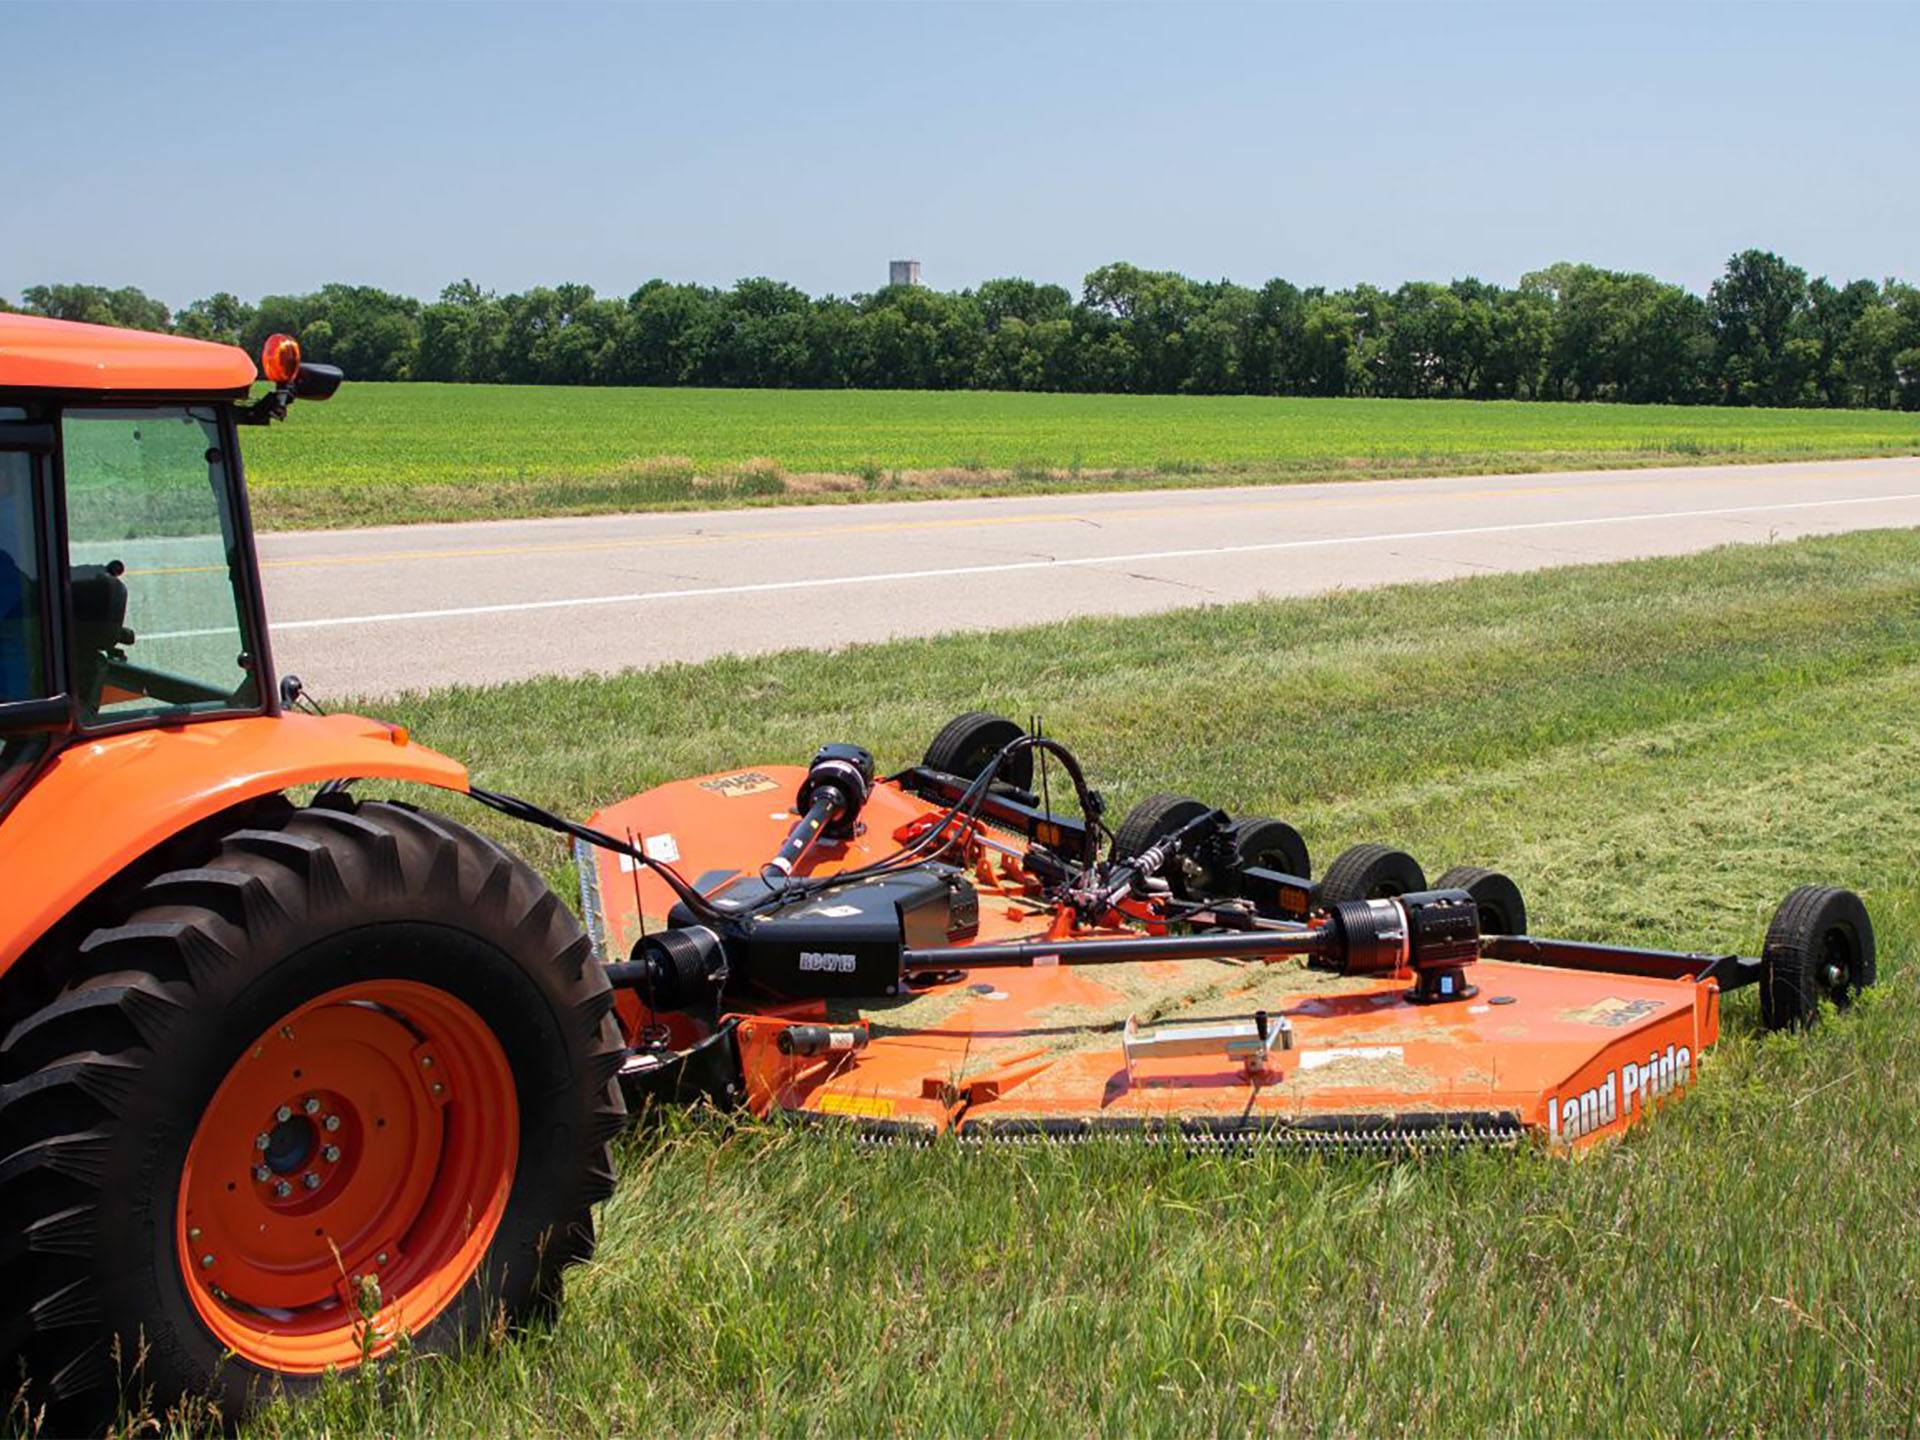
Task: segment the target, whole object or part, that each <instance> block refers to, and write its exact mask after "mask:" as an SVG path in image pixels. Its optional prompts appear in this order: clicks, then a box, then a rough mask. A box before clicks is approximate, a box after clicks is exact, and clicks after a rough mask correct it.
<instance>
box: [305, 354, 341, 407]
mask: <svg viewBox="0 0 1920 1440" xmlns="http://www.w3.org/2000/svg"><path fill="white" fill-rule="evenodd" d="M344 378H345V376H343V375H342V374H341V372H340V367H339V366H338V365H316V364H315V363H314V362H313V361H311V360H302V361H301V362H300V368H299V369H298V370H296V371H294V373H293V393H294V396H295V397H296V398H297V399H301V400H326V399H329V398H331V397H332V395H333V392H334V391H336V390H338V389H339V388H340V382H341V380H343V379H344Z"/></svg>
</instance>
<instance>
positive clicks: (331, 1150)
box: [320, 1145, 340, 1165]
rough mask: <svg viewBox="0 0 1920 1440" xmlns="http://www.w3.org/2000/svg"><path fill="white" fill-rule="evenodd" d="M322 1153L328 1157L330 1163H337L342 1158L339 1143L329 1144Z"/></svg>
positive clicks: (327, 1160)
mask: <svg viewBox="0 0 1920 1440" xmlns="http://www.w3.org/2000/svg"><path fill="white" fill-rule="evenodd" d="M320 1153H321V1155H323V1156H324V1157H326V1162H327V1163H328V1164H329V1165H332V1164H335V1163H336V1162H337V1161H338V1160H339V1159H340V1147H339V1146H338V1145H329V1146H327V1148H326V1149H324V1150H322V1151H321V1152H320Z"/></svg>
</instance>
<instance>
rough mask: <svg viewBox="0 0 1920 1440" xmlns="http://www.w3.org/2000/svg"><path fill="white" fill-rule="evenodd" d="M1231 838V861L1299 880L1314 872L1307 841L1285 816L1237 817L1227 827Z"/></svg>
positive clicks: (1305, 878) (1310, 876)
mask: <svg viewBox="0 0 1920 1440" xmlns="http://www.w3.org/2000/svg"><path fill="white" fill-rule="evenodd" d="M1227 835H1228V838H1229V839H1231V840H1232V842H1233V858H1234V863H1235V864H1237V865H1240V866H1242V867H1245V866H1249V865H1257V866H1259V867H1260V868H1261V869H1263V870H1278V871H1279V872H1280V873H1281V874H1282V875H1294V876H1297V877H1298V878H1300V879H1302V880H1307V879H1311V878H1312V876H1313V869H1312V866H1313V861H1312V859H1311V857H1309V856H1308V854H1307V842H1306V841H1305V840H1303V839H1301V837H1300V832H1299V831H1298V830H1296V829H1294V828H1293V826H1291V825H1289V824H1288V823H1287V822H1286V821H1284V820H1268V819H1265V818H1263V817H1259V816H1256V817H1255V818H1253V819H1251V820H1236V821H1234V823H1233V825H1232V827H1231V828H1230V829H1229V830H1228V831H1227Z"/></svg>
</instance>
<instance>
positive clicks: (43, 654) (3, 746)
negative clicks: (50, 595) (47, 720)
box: [0, 406, 48, 810]
mask: <svg viewBox="0 0 1920 1440" xmlns="http://www.w3.org/2000/svg"><path fill="white" fill-rule="evenodd" d="M24 418H25V412H23V411H21V410H18V409H13V408H11V407H8V406H0V422H5V421H11V420H21V419H24ZM35 464H36V462H35V459H34V457H33V456H31V455H28V454H25V453H23V452H21V451H18V450H0V706H5V705H11V704H15V703H17V702H19V701H22V700H44V699H46V698H47V691H48V684H47V639H46V611H45V609H44V602H45V586H44V583H43V577H42V571H43V570H44V569H45V566H44V565H43V563H42V561H41V550H40V531H39V527H38V525H37V523H36V516H35V513H34V512H35V510H36V509H37V508H38V506H37V505H36V504H35V490H36V484H35V479H36V477H35V475H34V469H35ZM46 748H47V743H46V739H45V737H44V736H40V735H4V734H0V810H4V809H5V808H6V807H7V806H8V805H9V804H11V803H12V801H13V799H14V797H15V795H16V794H17V793H18V792H19V789H20V787H21V786H22V785H23V784H25V783H26V779H27V776H28V774H29V772H30V771H31V770H32V768H33V765H34V762H35V761H37V760H38V759H39V758H40V756H41V755H42V754H44V753H45V751H46Z"/></svg>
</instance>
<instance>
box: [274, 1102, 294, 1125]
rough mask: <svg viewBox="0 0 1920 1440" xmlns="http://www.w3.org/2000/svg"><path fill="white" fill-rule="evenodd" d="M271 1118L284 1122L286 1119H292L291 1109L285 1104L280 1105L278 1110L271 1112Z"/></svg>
mask: <svg viewBox="0 0 1920 1440" xmlns="http://www.w3.org/2000/svg"><path fill="white" fill-rule="evenodd" d="M273 1118H274V1119H276V1120H278V1121H281V1122H282V1123H283V1124H284V1123H285V1122H286V1121H288V1120H291V1119H293V1111H292V1110H290V1109H288V1108H287V1107H286V1106H285V1105H282V1106H281V1107H280V1108H279V1109H278V1110H276V1111H274V1112H273Z"/></svg>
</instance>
